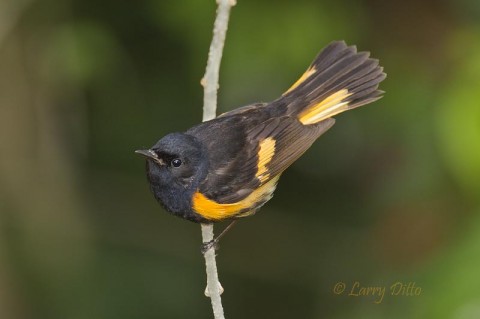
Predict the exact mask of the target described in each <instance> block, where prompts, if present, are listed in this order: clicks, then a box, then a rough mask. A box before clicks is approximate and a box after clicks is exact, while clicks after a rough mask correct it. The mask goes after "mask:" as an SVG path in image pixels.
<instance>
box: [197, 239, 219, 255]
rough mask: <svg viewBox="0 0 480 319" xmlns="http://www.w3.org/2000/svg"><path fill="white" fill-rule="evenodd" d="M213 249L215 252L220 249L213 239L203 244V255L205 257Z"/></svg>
mask: <svg viewBox="0 0 480 319" xmlns="http://www.w3.org/2000/svg"><path fill="white" fill-rule="evenodd" d="M212 248H213V250H217V249H218V242H217V240H216V239H212V240H210V241H207V242H206V243H202V247H201V248H200V251H201V252H202V254H204V255H205V253H206V252H207V251H209V250H210V249H212Z"/></svg>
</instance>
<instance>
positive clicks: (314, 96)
mask: <svg viewBox="0 0 480 319" xmlns="http://www.w3.org/2000/svg"><path fill="white" fill-rule="evenodd" d="M369 55H370V54H369V53H368V52H359V53H357V49H356V47H355V46H350V47H347V45H346V44H345V42H343V41H336V42H332V43H330V44H329V45H328V46H327V47H326V48H325V49H323V50H322V51H321V52H320V54H319V55H318V56H317V57H316V59H315V60H314V61H313V63H312V64H311V65H310V67H309V68H308V69H307V71H305V73H304V74H303V75H302V76H301V77H300V79H299V80H297V82H295V83H294V84H293V85H292V86H291V87H290V88H289V89H288V90H287V91H286V92H285V93H284V94H283V95H282V97H281V98H280V99H278V100H277V101H276V102H277V103H281V104H283V105H287V108H288V113H290V114H295V115H296V116H297V117H298V119H299V121H300V122H301V123H302V124H304V125H310V124H316V123H319V122H321V121H323V120H325V119H327V118H330V117H332V116H334V115H336V114H339V113H341V112H344V111H347V110H350V109H353V108H356V107H359V106H362V105H365V104H368V103H371V102H373V101H376V100H378V99H380V98H381V97H382V94H383V93H384V92H383V91H380V90H378V85H379V83H380V82H381V81H383V80H384V79H385V77H386V74H385V73H384V72H383V68H382V67H381V66H379V65H378V60H376V59H371V58H369Z"/></svg>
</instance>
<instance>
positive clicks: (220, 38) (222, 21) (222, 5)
mask: <svg viewBox="0 0 480 319" xmlns="http://www.w3.org/2000/svg"><path fill="white" fill-rule="evenodd" d="M217 3H218V8H217V17H216V18H215V23H214V25H213V39H212V43H211V44H210V50H209V52H208V62H207V68H206V70H205V75H204V77H203V79H202V81H201V84H202V85H203V89H204V99H203V121H208V120H211V119H213V118H215V114H216V109H217V90H218V77H219V71H220V61H221V60H222V53H223V45H224V43H225V35H226V33H227V28H228V19H229V17H230V9H231V7H232V6H234V5H235V4H236V2H235V0H217ZM202 240H203V242H204V243H208V242H210V241H211V240H213V224H202ZM214 246H215V245H212V248H210V249H209V250H207V251H206V252H205V253H204V257H205V267H206V271H207V288H206V289H205V294H206V295H207V296H208V297H210V300H211V302H212V309H213V315H214V317H215V319H224V318H225V316H224V314H223V306H222V298H221V297H220V295H221V293H222V292H223V288H222V286H221V284H220V281H219V280H218V272H217V263H216V260H215V247H214Z"/></svg>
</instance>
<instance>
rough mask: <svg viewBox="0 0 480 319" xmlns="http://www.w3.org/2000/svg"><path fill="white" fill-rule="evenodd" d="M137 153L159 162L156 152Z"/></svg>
mask: <svg viewBox="0 0 480 319" xmlns="http://www.w3.org/2000/svg"><path fill="white" fill-rule="evenodd" d="M135 153H136V154H140V155H142V156H145V157H146V158H149V159H152V160H154V161H156V160H158V156H157V154H155V152H154V151H152V150H136V151H135Z"/></svg>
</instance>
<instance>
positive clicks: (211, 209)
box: [192, 175, 280, 221]
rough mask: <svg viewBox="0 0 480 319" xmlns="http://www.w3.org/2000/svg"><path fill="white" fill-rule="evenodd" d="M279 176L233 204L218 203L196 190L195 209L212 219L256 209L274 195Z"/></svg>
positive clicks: (220, 218) (216, 219)
mask: <svg viewBox="0 0 480 319" xmlns="http://www.w3.org/2000/svg"><path fill="white" fill-rule="evenodd" d="M279 178H280V175H277V176H275V177H274V178H272V179H271V180H270V181H268V182H267V183H265V184H263V185H262V186H260V187H259V188H257V189H256V190H254V191H253V192H252V193H251V194H250V195H248V196H247V197H246V198H244V199H242V200H241V201H239V202H236V203H231V204H221V203H217V202H216V201H214V200H211V199H209V198H207V197H206V196H205V195H203V194H202V193H200V192H199V191H196V192H195V194H193V198H192V202H193V209H194V210H195V212H196V213H197V214H199V215H201V216H202V217H204V218H206V219H208V220H212V221H219V220H222V219H226V218H230V217H235V216H236V215H238V214H239V213H240V212H241V211H243V210H246V209H255V208H257V207H256V205H257V204H259V203H261V202H266V201H268V200H269V199H270V198H271V197H272V195H273V191H274V190H275V187H276V185H277V181H278V179H279Z"/></svg>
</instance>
